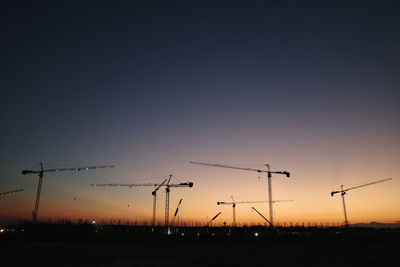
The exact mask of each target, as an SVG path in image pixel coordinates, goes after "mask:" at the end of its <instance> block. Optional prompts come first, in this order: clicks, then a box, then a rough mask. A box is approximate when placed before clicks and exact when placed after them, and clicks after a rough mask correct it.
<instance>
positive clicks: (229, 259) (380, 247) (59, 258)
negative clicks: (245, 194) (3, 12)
mask: <svg viewBox="0 0 400 267" xmlns="http://www.w3.org/2000/svg"><path fill="white" fill-rule="evenodd" d="M399 251H400V245H399V243H397V242H394V241H393V240H390V241H388V242H385V241H382V240H378V241H376V240H371V241H370V242H369V241H365V240H363V241H362V242H358V241H354V240H353V241H351V240H350V241H349V240H339V241H337V240H336V241H334V242H331V241H330V240H325V241H324V240H228V239H224V240H216V239H207V240H193V239H191V240H168V239H164V240H142V241H131V242H129V241H124V242H118V241H115V240H114V241H100V242H99V241H95V242H94V241H84V242H82V241H80V242H75V241H68V242H57V241H0V265H1V266H166V265H168V266H272V265H276V266H400V260H399V257H398V255H397V254H398V253H399Z"/></svg>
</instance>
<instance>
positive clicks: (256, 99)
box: [0, 1, 400, 224]
mask: <svg viewBox="0 0 400 267" xmlns="http://www.w3.org/2000/svg"><path fill="white" fill-rule="evenodd" d="M0 12H1V16H0V20H1V25H2V26H1V39H2V41H1V44H0V47H1V50H0V51H1V52H0V54H1V60H0V67H1V71H0V83H1V88H2V100H3V101H2V105H1V106H0V111H1V113H0V118H1V125H2V130H1V131H0V147H1V151H0V160H1V161H2V167H1V168H0V192H4V191H9V190H13V189H19V188H24V189H25V191H23V192H18V193H16V194H12V195H7V196H3V197H2V198H1V199H0V221H9V220H16V219H30V218H31V212H32V210H33V208H34V201H35V196H36V188H37V182H38V177H37V176H36V175H22V174H21V170H23V169H30V168H35V167H36V168H37V167H38V163H39V162H43V163H44V167H45V168H56V167H69V166H88V165H89V166H90V165H103V164H115V165H116V167H115V168H114V169H106V170H89V171H82V172H79V173H78V172H77V173H71V172H69V173H65V172H60V173H48V174H47V173H46V174H45V177H44V181H43V188H42V196H41V202H40V208H39V215H38V216H39V220H40V219H42V220H47V219H49V218H50V219H56V218H83V219H90V220H101V219H105V220H111V219H113V220H119V219H121V220H123V221H126V220H130V221H138V222H143V221H147V222H150V220H151V216H152V196H151V191H152V187H135V188H127V187H120V188H115V187H108V188H107V187H102V188H100V187H91V186H90V184H93V183H119V182H120V183H144V182H151V183H159V182H161V181H162V180H163V179H165V177H168V175H170V174H172V175H173V179H172V182H173V183H179V182H186V181H192V182H193V183H194V187H193V188H172V189H171V206H170V210H171V211H173V210H174V209H175V207H176V205H177V203H178V201H179V199H181V198H182V199H183V201H182V207H181V210H180V212H179V216H180V220H181V221H191V222H201V223H204V222H207V221H208V220H210V218H212V217H213V216H214V215H215V214H217V213H218V212H222V213H221V215H220V216H219V218H218V220H217V223H223V222H227V223H228V224H230V223H231V222H232V207H230V206H218V205H216V202H217V201H230V200H231V196H234V198H235V200H236V201H263V200H267V181H266V177H265V174H264V175H261V177H260V179H259V178H258V173H256V172H248V171H241V170H233V169H222V168H216V167H207V166H199V165H193V164H190V163H189V161H203V162H209V163H219V164H227V165H233V166H242V167H254V168H262V167H263V165H265V164H271V166H273V167H275V168H277V169H279V170H287V171H290V172H291V177H290V178H289V179H288V178H285V177H283V176H280V175H276V176H273V178H272V193H273V199H274V200H293V201H292V202H282V203H276V204H275V205H274V212H275V213H274V220H275V222H276V223H282V224H283V223H291V222H292V223H303V222H304V223H310V222H311V223H335V224H337V223H342V222H343V220H344V218H343V208H342V203H341V198H340V196H339V195H335V196H334V197H331V196H330V192H331V191H333V190H338V189H339V188H340V185H345V187H351V186H354V185H359V184H363V183H368V182H371V181H375V180H380V179H384V178H393V180H391V181H388V182H385V183H381V184H377V185H371V186H369V187H365V188H360V189H355V190H354V191H350V192H349V193H348V194H347V195H346V201H347V202H346V204H347V209H348V210H347V211H348V219H349V221H350V223H356V222H370V221H379V222H396V221H400V194H399V188H400V179H399V177H398V174H399V173H400V164H399V161H400V115H399V114H400V105H399V103H400V90H399V84H400V75H399V73H400V50H399V47H400V17H399V16H398V14H399V13H400V5H399V3H398V2H397V1H95V2H87V1H76V2H75V1H58V2H54V1H40V2H30V1H8V3H6V4H5V5H4V6H3V7H2V9H1V11H0ZM264 167H265V166H264ZM164 201H165V195H164V190H160V191H159V193H158V205H157V209H158V212H157V219H158V220H159V221H160V222H161V221H162V219H163V218H164V214H163V212H164V208H163V205H164ZM251 206H252V205H248V204H246V205H245V204H243V205H238V206H237V208H236V214H237V222H238V223H240V224H258V223H261V224H264V221H263V220H262V218H261V217H259V216H258V215H257V214H256V213H255V212H251ZM254 206H255V207H256V208H257V209H258V210H259V211H260V212H261V213H263V214H264V216H266V217H268V205H267V204H263V203H261V204H254ZM171 213H173V212H171Z"/></svg>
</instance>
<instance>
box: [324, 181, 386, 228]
mask: <svg viewBox="0 0 400 267" xmlns="http://www.w3.org/2000/svg"><path fill="white" fill-rule="evenodd" d="M389 180H392V178H387V179H382V180H378V181H374V182H370V183H367V184H362V185H358V186H354V187H350V188H346V189H344V188H343V185H341V186H340V190H339V191H332V192H331V196H332V197H333V196H334V195H335V194H337V193H340V194H341V195H342V203H343V211H344V225H345V226H348V225H349V221H348V220H347V212H346V202H345V200H344V195H346V194H347V193H346V192H347V191H350V190H353V189H357V188H360V187H364V186H368V185H373V184H377V183H382V182H386V181H389Z"/></svg>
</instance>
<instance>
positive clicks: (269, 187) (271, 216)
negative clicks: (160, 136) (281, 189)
mask: <svg viewBox="0 0 400 267" xmlns="http://www.w3.org/2000/svg"><path fill="white" fill-rule="evenodd" d="M190 163H191V164H197V165H205V166H212V167H221V168H229V169H236V170H244V171H255V172H258V173H259V174H261V173H263V172H266V173H267V177H268V204H269V218H270V221H271V224H272V225H273V223H274V215H273V214H274V211H273V203H274V202H273V200H272V182H271V178H272V174H282V175H285V176H286V177H287V178H290V172H287V171H271V169H270V165H269V164H266V165H265V166H266V167H267V169H266V170H263V169H254V168H243V167H236V166H229V165H223V164H213V163H204V162H195V161H191V162H190Z"/></svg>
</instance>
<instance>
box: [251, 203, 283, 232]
mask: <svg viewBox="0 0 400 267" xmlns="http://www.w3.org/2000/svg"><path fill="white" fill-rule="evenodd" d="M251 209H252V210H254V211H255V212H257V213H258V215H260V216H261V217H262V218H263V219H264V220H266V221H267V223H269V225H271V227H272V228H274V229H275V231H276V232H277V233H278V234H281V232H279V230H278V229H277V228H276V227H275V226H274V225H273V224H272V222H270V221H268V220H267V218H265V217H264V215H262V214H261V213H260V212H259V211H258V210H256V208H254V207H251Z"/></svg>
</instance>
